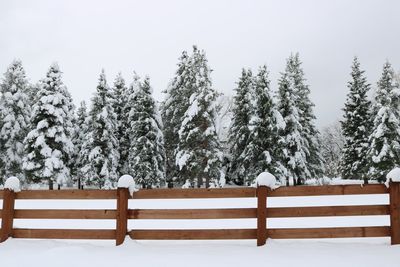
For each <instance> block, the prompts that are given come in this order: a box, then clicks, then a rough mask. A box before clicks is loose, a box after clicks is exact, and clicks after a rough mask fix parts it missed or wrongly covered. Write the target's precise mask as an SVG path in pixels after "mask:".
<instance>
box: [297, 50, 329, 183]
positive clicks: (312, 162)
mask: <svg viewBox="0 0 400 267" xmlns="http://www.w3.org/2000/svg"><path fill="white" fill-rule="evenodd" d="M290 61H291V62H292V66H293V72H292V75H293V80H294V87H295V94H296V95H297V97H296V98H297V101H296V102H297V104H296V105H297V107H298V108H299V110H300V113H299V115H300V120H299V121H300V124H301V126H302V132H301V133H302V135H303V136H304V139H305V140H306V143H305V145H306V151H307V168H308V169H309V171H310V176H309V177H303V178H304V179H309V178H320V177H322V175H323V173H324V160H323V157H322V154H321V147H320V144H321V141H320V133H319V131H318V130H317V127H316V126H315V115H314V111H313V107H314V103H312V102H311V99H310V88H309V87H308V85H307V84H306V79H305V77H304V71H303V69H302V67H301V65H302V62H301V61H300V56H299V53H296V54H294V55H291V60H290ZM305 174H306V173H305Z"/></svg>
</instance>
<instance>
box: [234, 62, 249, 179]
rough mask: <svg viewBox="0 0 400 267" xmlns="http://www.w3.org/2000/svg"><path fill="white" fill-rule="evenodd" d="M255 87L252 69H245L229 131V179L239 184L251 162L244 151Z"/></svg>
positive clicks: (240, 80) (247, 138)
mask: <svg viewBox="0 0 400 267" xmlns="http://www.w3.org/2000/svg"><path fill="white" fill-rule="evenodd" d="M253 87H254V79H253V74H252V72H251V70H245V69H243V70H242V75H241V77H240V78H239V81H238V83H237V88H236V89H235V92H236V95H235V96H234V99H233V101H234V103H233V109H232V113H233V117H232V124H231V128H230V131H229V143H230V144H231V149H230V156H231V163H230V169H229V180H231V181H233V182H234V183H236V184H238V185H243V184H244V183H245V181H246V179H247V177H248V170H249V169H248V168H249V162H248V161H245V157H246V155H245V153H244V151H245V149H246V147H247V145H248V142H249V136H250V129H249V124H250V119H251V118H252V115H253V112H254V107H253V106H252V104H253V102H252V95H253V91H254V89H253Z"/></svg>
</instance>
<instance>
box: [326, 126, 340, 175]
mask: <svg viewBox="0 0 400 267" xmlns="http://www.w3.org/2000/svg"><path fill="white" fill-rule="evenodd" d="M343 145H344V137H343V134H342V128H341V126H340V123H339V122H336V123H334V124H332V125H329V126H327V127H324V128H323V129H322V135H321V153H322V156H323V157H324V162H325V175H326V176H327V177H330V178H335V177H340V169H339V167H340V162H341V153H342V149H343Z"/></svg>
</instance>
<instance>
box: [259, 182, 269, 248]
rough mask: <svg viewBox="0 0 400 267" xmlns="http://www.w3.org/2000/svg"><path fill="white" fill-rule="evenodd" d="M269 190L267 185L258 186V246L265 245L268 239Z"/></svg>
mask: <svg viewBox="0 0 400 267" xmlns="http://www.w3.org/2000/svg"><path fill="white" fill-rule="evenodd" d="M267 191H268V188H267V187H266V186H259V187H258V188H257V246H263V245H265V242H266V240H267Z"/></svg>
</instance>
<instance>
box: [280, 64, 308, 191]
mask: <svg viewBox="0 0 400 267" xmlns="http://www.w3.org/2000/svg"><path fill="white" fill-rule="evenodd" d="M297 71H298V69H297V66H296V61H295V58H294V57H293V56H291V57H289V58H288V60H287V62H286V69H285V71H284V72H283V73H282V77H281V78H280V80H279V90H278V110H279V112H280V113H281V114H282V116H283V119H284V121H285V125H286V127H285V128H284V129H283V130H281V132H280V135H281V136H282V138H283V141H282V147H283V154H282V158H281V162H282V163H283V164H284V166H285V168H286V169H287V173H286V174H285V177H286V184H287V185H291V184H294V185H296V184H301V183H302V182H303V179H304V178H305V177H310V176H311V173H310V170H309V168H308V164H307V156H308V154H309V151H308V142H307V139H306V138H305V135H304V132H303V131H304V127H303V125H302V110H301V109H300V107H299V94H298V84H297V82H298V81H297V79H298V73H297Z"/></svg>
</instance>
